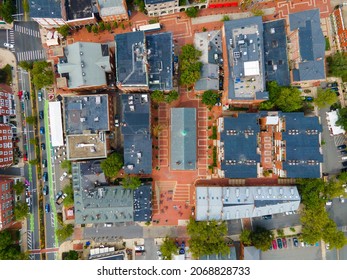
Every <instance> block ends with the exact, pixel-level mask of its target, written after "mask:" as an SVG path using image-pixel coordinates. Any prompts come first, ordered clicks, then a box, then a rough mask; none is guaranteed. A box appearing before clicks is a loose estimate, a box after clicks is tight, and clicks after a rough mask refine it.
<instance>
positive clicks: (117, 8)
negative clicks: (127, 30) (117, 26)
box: [97, 0, 127, 17]
mask: <svg viewBox="0 0 347 280" xmlns="http://www.w3.org/2000/svg"><path fill="white" fill-rule="evenodd" d="M97 1H98V3H99V6H100V15H101V16H102V17H105V16H112V15H120V14H126V13H127V11H126V9H125V7H124V6H123V1H122V0H97Z"/></svg>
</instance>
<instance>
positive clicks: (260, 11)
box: [251, 7, 264, 17]
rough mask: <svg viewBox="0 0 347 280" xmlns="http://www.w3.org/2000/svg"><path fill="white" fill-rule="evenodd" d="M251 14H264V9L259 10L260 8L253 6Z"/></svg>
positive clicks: (256, 15)
mask: <svg viewBox="0 0 347 280" xmlns="http://www.w3.org/2000/svg"><path fill="white" fill-rule="evenodd" d="M251 12H252V14H253V16H255V17H258V16H263V15H264V11H263V10H261V9H258V8H256V7H254V8H253V9H252V10H251Z"/></svg>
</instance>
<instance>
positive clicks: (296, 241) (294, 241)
mask: <svg viewBox="0 0 347 280" xmlns="http://www.w3.org/2000/svg"><path fill="white" fill-rule="evenodd" d="M293 244H294V246H295V247H299V241H298V239H297V238H296V237H294V238H293Z"/></svg>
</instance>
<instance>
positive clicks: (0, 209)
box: [0, 177, 15, 231]
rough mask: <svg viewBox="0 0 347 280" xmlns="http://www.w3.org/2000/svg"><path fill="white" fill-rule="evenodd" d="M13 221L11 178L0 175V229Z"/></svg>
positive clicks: (7, 226)
mask: <svg viewBox="0 0 347 280" xmlns="http://www.w3.org/2000/svg"><path fill="white" fill-rule="evenodd" d="M14 221H15V219H14V195H13V179H10V178H6V177H0V231H1V230H3V229H6V228H9V227H10V226H11V225H12V224H13V223H14Z"/></svg>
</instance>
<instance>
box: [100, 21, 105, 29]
mask: <svg viewBox="0 0 347 280" xmlns="http://www.w3.org/2000/svg"><path fill="white" fill-rule="evenodd" d="M105 29H106V27H105V23H104V22H103V21H102V22H100V23H99V30H100V31H104V30H105Z"/></svg>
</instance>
